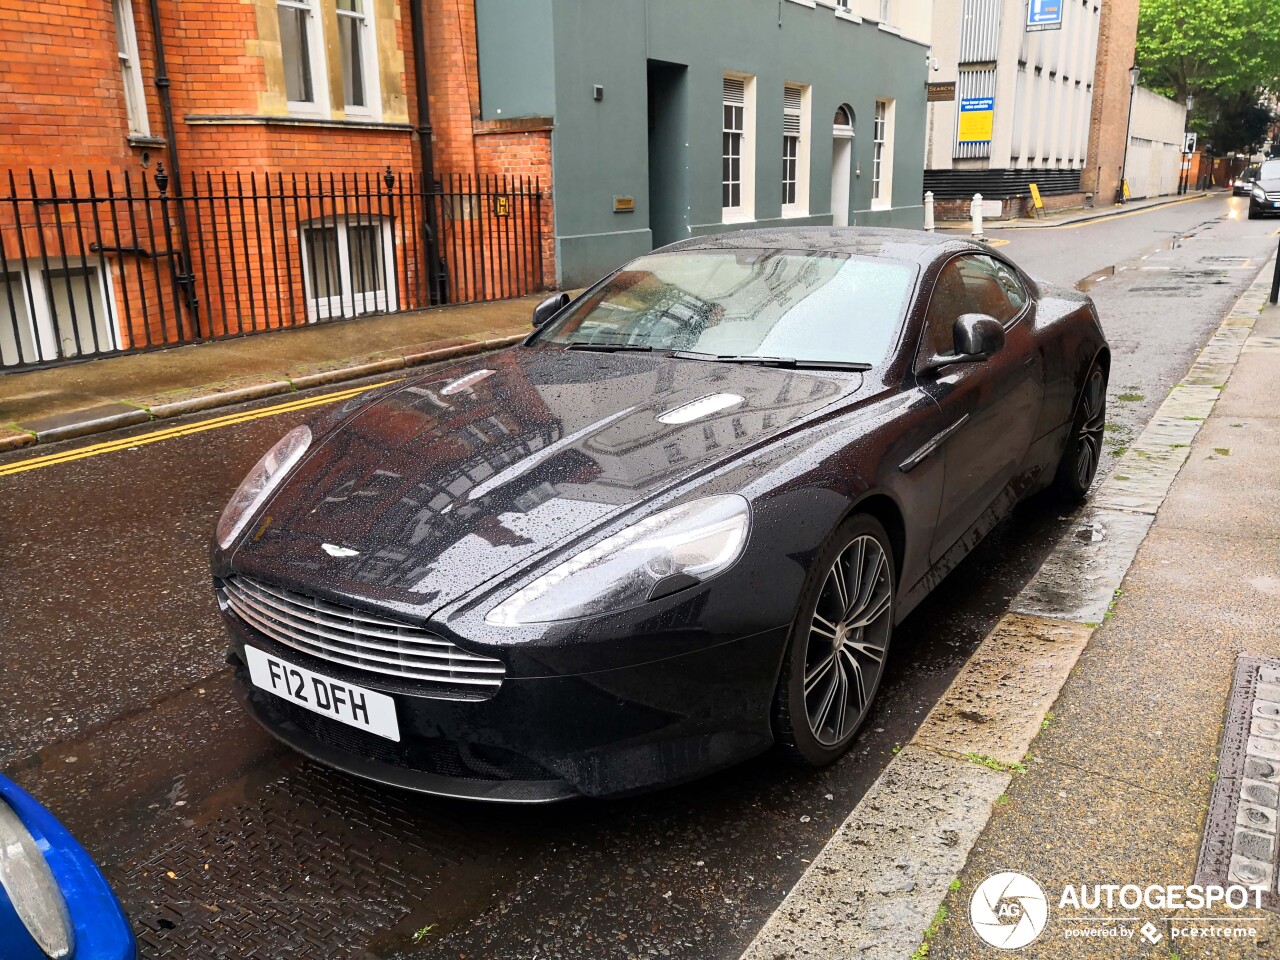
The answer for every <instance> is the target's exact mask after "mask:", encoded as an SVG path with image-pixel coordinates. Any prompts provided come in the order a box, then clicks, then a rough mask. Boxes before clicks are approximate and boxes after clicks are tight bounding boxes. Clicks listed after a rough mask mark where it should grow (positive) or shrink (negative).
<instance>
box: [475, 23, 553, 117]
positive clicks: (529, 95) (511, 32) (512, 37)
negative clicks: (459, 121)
mask: <svg viewBox="0 0 1280 960" xmlns="http://www.w3.org/2000/svg"><path fill="white" fill-rule="evenodd" d="M475 3H476V36H477V38H480V51H479V54H480V90H481V91H482V93H481V98H480V99H481V113H480V115H481V116H482V117H483V118H484V119H485V120H504V119H510V118H512V117H551V116H554V115H555V110H556V83H555V67H554V64H555V34H554V32H553V31H552V29H551V4H552V0H519V2H516V0H475Z"/></svg>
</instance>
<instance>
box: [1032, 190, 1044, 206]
mask: <svg viewBox="0 0 1280 960" xmlns="http://www.w3.org/2000/svg"><path fill="white" fill-rule="evenodd" d="M1031 201H1032V202H1033V203H1034V204H1035V206H1036V209H1037V210H1043V209H1044V201H1043V200H1041V199H1040V187H1039V186H1037V185H1036V184H1034V183H1033V184H1031Z"/></svg>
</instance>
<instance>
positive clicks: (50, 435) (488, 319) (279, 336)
mask: <svg viewBox="0 0 1280 960" xmlns="http://www.w3.org/2000/svg"><path fill="white" fill-rule="evenodd" d="M544 296H546V294H539V295H537V296H533V297H524V298H521V299H515V300H499V301H495V302H489V303H474V304H460V305H457V306H447V307H437V308H435V309H431V310H417V311H413V312H410V313H401V314H395V315H392V316H377V317H365V318H359V319H356V320H343V321H341V322H339V323H324V324H314V325H308V326H305V327H297V328H291V329H286V330H279V331H275V332H272V333H262V334H256V335H254V336H251V337H240V338H236V339H231V340H217V341H213V342H210V343H195V344H186V345H183V346H179V347H172V348H169V349H165V350H155V351H151V352H147V353H138V354H131V355H128V356H121V357H105V358H101V359H97V360H93V361H91V362H86V363H77V364H69V365H63V366H58V367H49V368H46V369H42V370H33V371H28V372H24V373H9V374H5V375H4V376H0V451H4V450H11V449H17V448H19V447H26V446H31V445H33V444H36V443H51V442H54V441H59V440H68V439H71V438H74V437H81V436H87V435H89V434H94V433H100V432H103V431H106V430H118V429H120V428H122V427H129V426H133V425H136V424H139V423H146V422H148V421H150V420H161V419H167V418H169V417H176V416H180V415H183V414H188V413H194V412H197V411H201V410H210V409H213V408H216V407H223V406H229V405H231V404H236V403H243V402H245V401H246V400H255V399H259V398H262V397H270V396H275V395H278V394H284V393H292V392H294V391H297V390H303V389H306V388H309V387H315V386H319V385H322V384H329V383H339V382H342V381H348V380H354V379H357V378H361V377H367V376H370V375H372V374H381V373H386V372H388V371H393V370H400V369H403V368H405V367H415V366H419V365H421V364H425V363H435V362H438V361H441V360H448V359H452V358H455V357H461V356H466V355H467V354H471V353H478V352H480V351H483V350H491V349H493V348H495V347H500V346H507V345H508V344H511V343H515V342H516V341H518V340H520V339H521V338H522V337H524V336H525V335H526V334H527V333H528V332H529V329H530V327H529V318H530V316H531V314H532V312H533V307H534V305H535V304H537V303H538V301H540V300H541V299H542V298H543V297H544ZM230 372H234V375H230V376H229V375H228V374H229V373H230Z"/></svg>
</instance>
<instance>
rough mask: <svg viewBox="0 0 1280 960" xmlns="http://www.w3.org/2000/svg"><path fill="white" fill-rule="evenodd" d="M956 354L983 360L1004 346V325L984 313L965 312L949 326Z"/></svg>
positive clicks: (961, 357) (962, 357) (964, 357)
mask: <svg viewBox="0 0 1280 960" xmlns="http://www.w3.org/2000/svg"><path fill="white" fill-rule="evenodd" d="M951 331H952V336H953V337H954V339H955V351H956V356H957V357H958V358H960V359H969V360H985V359H987V357H989V356H991V355H992V354H993V353H999V352H1000V350H1001V349H1003V347H1004V325H1003V324H1002V323H1001V322H1000V321H999V320H997V319H996V318H995V317H989V316H987V315H986V314H985V313H966V314H963V315H962V316H961V317H960V318H959V319H957V320H956V322H955V324H954V325H953V326H952V328H951Z"/></svg>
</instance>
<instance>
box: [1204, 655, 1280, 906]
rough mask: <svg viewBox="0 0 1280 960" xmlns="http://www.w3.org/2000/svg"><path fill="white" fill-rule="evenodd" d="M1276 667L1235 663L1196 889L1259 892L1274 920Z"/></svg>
mask: <svg viewBox="0 0 1280 960" xmlns="http://www.w3.org/2000/svg"><path fill="white" fill-rule="evenodd" d="M1278 818H1280V660H1266V659H1263V658H1261V657H1250V656H1240V657H1238V658H1237V659H1236V673H1235V680H1234V682H1233V684H1232V687H1231V698H1230V700H1229V701H1228V703H1227V717H1226V724H1225V727H1224V729H1223V732H1222V744H1221V748H1220V749H1219V752H1218V779H1217V781H1216V782H1215V783H1214V787H1213V796H1212V798H1211V799H1210V802H1209V816H1208V818H1207V819H1206V821H1205V832H1204V842H1203V843H1202V844H1201V847H1200V861H1199V863H1198V864H1197V866H1196V883H1200V884H1242V885H1244V886H1248V887H1263V888H1264V889H1265V891H1266V892H1265V893H1264V894H1263V896H1262V906H1263V908H1264V909H1267V910H1273V911H1277V912H1280V892H1277V884H1278V878H1280V842H1277V838H1278V837H1280V830H1278V829H1277V820H1278Z"/></svg>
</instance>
